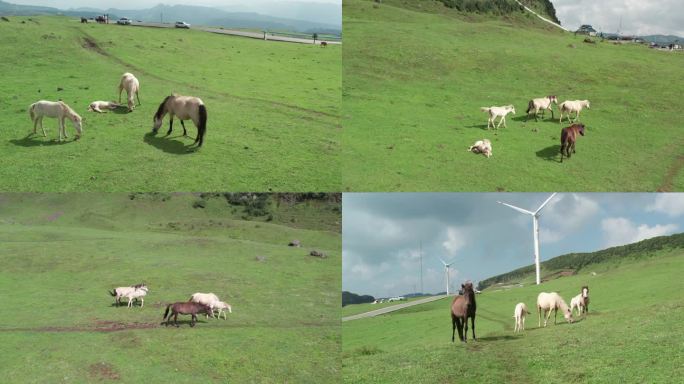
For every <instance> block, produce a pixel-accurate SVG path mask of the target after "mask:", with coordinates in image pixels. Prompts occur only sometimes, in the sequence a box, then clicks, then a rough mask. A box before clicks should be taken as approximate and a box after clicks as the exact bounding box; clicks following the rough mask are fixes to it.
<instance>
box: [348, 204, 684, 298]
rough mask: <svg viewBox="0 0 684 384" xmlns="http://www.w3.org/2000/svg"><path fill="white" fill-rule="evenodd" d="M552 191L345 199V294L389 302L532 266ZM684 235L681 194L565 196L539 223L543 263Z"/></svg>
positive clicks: (548, 209) (550, 207)
mask: <svg viewBox="0 0 684 384" xmlns="http://www.w3.org/2000/svg"><path fill="white" fill-rule="evenodd" d="M549 195H550V194H549V193H368V194H364V193H345V194H344V195H343V212H342V215H343V219H342V222H343V251H342V288H343V289H344V290H346V291H351V292H355V293H359V294H370V295H373V296H378V297H384V296H394V295H400V294H405V293H409V292H414V291H415V290H420V273H419V269H420V264H419V260H420V252H419V243H420V242H421V241H422V250H423V287H424V288H423V290H424V291H425V292H433V293H435V292H440V291H444V290H445V285H446V283H445V276H444V268H443V266H442V264H441V262H440V261H439V258H440V257H441V258H442V259H444V260H445V261H447V262H449V261H452V260H453V261H455V262H454V264H453V270H452V272H451V282H452V286H455V287H457V286H458V285H459V284H460V282H461V281H464V280H473V281H479V280H481V279H484V278H487V277H490V276H493V275H496V274H499V273H503V272H508V271H510V270H512V269H515V268H518V267H521V266H525V265H530V264H532V263H533V261H534V256H533V250H532V218H531V217H530V216H528V215H524V214H521V213H518V212H517V211H515V210H513V209H510V208H508V207H506V206H503V205H501V204H498V203H497V200H501V201H504V202H507V203H510V204H513V205H516V206H519V207H521V208H524V209H529V210H534V209H536V207H537V206H539V205H540V204H541V203H542V202H543V201H544V200H545V199H546V198H547V197H548V196H549ZM679 232H684V194H663V193H659V194H656V193H644V194H637V193H559V194H557V195H556V196H555V197H554V198H553V199H552V200H551V201H550V202H549V204H548V205H547V206H546V207H545V208H544V210H543V211H542V215H541V218H540V242H541V251H540V253H541V260H542V261H543V260H548V259H550V258H552V257H555V256H558V255H562V254H566V253H570V252H590V251H595V250H599V249H604V248H607V247H610V246H615V245H623V244H628V243H632V242H636V241H639V240H643V239H646V238H650V237H654V236H661V235H668V234H673V233H679Z"/></svg>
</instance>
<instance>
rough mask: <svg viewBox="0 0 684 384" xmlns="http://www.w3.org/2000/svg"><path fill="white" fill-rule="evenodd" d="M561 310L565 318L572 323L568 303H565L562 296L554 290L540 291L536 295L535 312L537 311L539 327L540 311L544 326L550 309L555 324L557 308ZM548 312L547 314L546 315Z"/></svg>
mask: <svg viewBox="0 0 684 384" xmlns="http://www.w3.org/2000/svg"><path fill="white" fill-rule="evenodd" d="M559 308H560V310H561V311H562V312H563V316H564V317H565V320H567V321H568V322H569V323H572V313H571V312H570V308H568V304H566V303H565V300H563V298H562V297H560V295H559V294H557V293H556V292H551V293H546V292H542V293H540V294H539V296H537V312H538V313H539V327H541V316H542V314H541V311H542V310H543V311H544V327H546V322H547V321H548V320H549V317H551V310H553V311H554V313H555V317H554V318H553V323H554V324H556V319H557V318H558V309H559ZM547 313H548V315H547Z"/></svg>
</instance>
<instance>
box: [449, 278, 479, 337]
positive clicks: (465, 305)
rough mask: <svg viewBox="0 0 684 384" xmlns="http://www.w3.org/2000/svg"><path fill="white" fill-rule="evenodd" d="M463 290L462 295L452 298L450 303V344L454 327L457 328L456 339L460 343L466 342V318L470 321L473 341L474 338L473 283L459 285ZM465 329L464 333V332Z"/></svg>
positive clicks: (474, 306) (474, 308) (474, 305)
mask: <svg viewBox="0 0 684 384" xmlns="http://www.w3.org/2000/svg"><path fill="white" fill-rule="evenodd" d="M461 288H462V289H463V295H462V296H461V295H458V296H456V297H454V301H453V302H452V303H451V328H452V329H451V342H452V343H453V342H454V338H455V334H456V327H457V326H458V338H459V339H461V341H462V342H464V343H467V342H468V340H467V339H468V318H470V319H471V324H472V326H473V340H477V339H476V338H475V310H476V309H477V306H476V304H475V291H474V290H473V283H471V282H467V283H465V284H461ZM464 327H465V331H464Z"/></svg>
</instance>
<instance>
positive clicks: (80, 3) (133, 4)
mask: <svg viewBox="0 0 684 384" xmlns="http://www.w3.org/2000/svg"><path fill="white" fill-rule="evenodd" d="M4 1H6V2H8V3H13V4H24V5H42V6H47V7H54V8H60V9H69V8H80V7H89V8H98V9H107V8H117V9H145V8H152V7H154V6H155V5H157V4H160V3H162V4H167V5H176V4H182V5H198V6H206V7H227V6H232V5H254V4H255V3H288V2H292V1H293V0H61V1H55V0H4ZM298 2H307V3H328V4H341V3H342V0H302V1H298Z"/></svg>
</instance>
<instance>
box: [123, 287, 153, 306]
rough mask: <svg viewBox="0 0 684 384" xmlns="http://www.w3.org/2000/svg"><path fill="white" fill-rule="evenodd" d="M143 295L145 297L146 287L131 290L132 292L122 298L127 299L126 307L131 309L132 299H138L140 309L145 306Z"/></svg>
mask: <svg viewBox="0 0 684 384" xmlns="http://www.w3.org/2000/svg"><path fill="white" fill-rule="evenodd" d="M145 295H147V287H138V288H133V291H130V292H128V293H127V294H125V295H124V296H123V297H126V298H128V307H129V308H131V307H132V306H133V299H140V301H141V303H140V308H142V307H143V306H145V299H144V297H145Z"/></svg>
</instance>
